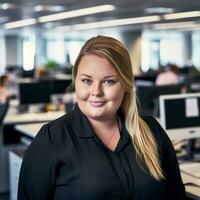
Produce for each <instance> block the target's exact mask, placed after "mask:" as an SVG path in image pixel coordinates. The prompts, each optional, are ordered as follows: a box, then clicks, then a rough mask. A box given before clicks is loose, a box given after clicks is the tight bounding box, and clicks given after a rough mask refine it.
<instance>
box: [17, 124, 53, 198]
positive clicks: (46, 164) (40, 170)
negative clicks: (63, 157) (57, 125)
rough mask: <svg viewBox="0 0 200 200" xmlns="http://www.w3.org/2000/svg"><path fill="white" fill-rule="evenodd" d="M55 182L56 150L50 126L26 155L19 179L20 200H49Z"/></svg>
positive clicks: (45, 127) (39, 133)
mask: <svg viewBox="0 0 200 200" xmlns="http://www.w3.org/2000/svg"><path fill="white" fill-rule="evenodd" d="M54 182H55V150H54V148H53V145H52V137H51V135H50V133H49V131H48V126H44V127H42V128H41V130H40V131H39V132H38V134H37V136H36V137H35V138H34V140H33V142H32V143H31V145H30V146H29V148H28V150H27V151H26V153H25V156H24V159H23V162H22V166H21V170H20V177H19V184H18V197H17V199H18V200H36V199H37V200H47V199H48V200H49V199H51V198H50V196H52V195H51V194H52V191H53V187H54Z"/></svg>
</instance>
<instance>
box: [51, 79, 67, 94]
mask: <svg viewBox="0 0 200 200" xmlns="http://www.w3.org/2000/svg"><path fill="white" fill-rule="evenodd" d="M70 83H71V79H54V80H50V90H51V94H64V93H66V88H67V86H69V84H70Z"/></svg>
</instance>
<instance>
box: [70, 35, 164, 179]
mask: <svg viewBox="0 0 200 200" xmlns="http://www.w3.org/2000/svg"><path fill="white" fill-rule="evenodd" d="M88 54H94V55H97V56H100V57H102V58H105V59H107V60H108V61H109V62H110V63H111V64H112V66H113V67H114V69H115V70H116V72H117V74H118V76H119V79H120V82H121V84H122V86H123V88H124V89H125V95H124V97H123V100H122V104H121V106H120V109H121V111H122V112H123V113H124V116H125V123H126V128H127V130H128V132H129V134H130V135H131V137H132V141H133V144H134V147H135V149H136V155H137V158H139V160H140V161H142V162H143V163H144V164H145V165H146V167H147V170H148V171H149V173H150V175H151V176H152V177H154V178H155V179H156V180H160V179H162V178H164V175H163V172H162V169H161V166H160V161H159V155H158V147H157V143H156V141H155V138H154V136H153V134H152V133H151V130H150V128H149V127H148V125H147V124H146V123H145V121H144V120H142V118H140V117H139V115H138V110H137V105H136V95H135V87H134V80H133V72H132V65H131V60H130V55H129V53H128V50H127V49H126V48H125V47H124V45H123V44H122V43H121V42H120V41H118V40H116V39H114V38H112V37H107V36H97V37H93V38H91V39H89V40H88V41H87V42H86V43H85V44H84V46H83V47H82V49H81V50H80V53H79V55H78V57H77V59H76V62H75V64H74V68H73V78H74V79H75V78H76V75H77V70H78V66H79V63H80V61H81V59H82V57H83V56H84V55H88ZM130 108H131V109H130ZM140 163H141V162H140Z"/></svg>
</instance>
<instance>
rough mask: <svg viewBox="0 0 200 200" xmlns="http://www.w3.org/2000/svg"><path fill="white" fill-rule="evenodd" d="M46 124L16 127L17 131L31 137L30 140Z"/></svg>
mask: <svg viewBox="0 0 200 200" xmlns="http://www.w3.org/2000/svg"><path fill="white" fill-rule="evenodd" d="M44 124H45V122H43V123H34V124H23V125H16V126H15V129H16V130H18V131H20V132H22V133H23V134H24V135H27V136H29V137H30V138H34V137H35V136H36V134H37V133H38V131H39V130H40V128H41V127H42V126H43V125H44Z"/></svg>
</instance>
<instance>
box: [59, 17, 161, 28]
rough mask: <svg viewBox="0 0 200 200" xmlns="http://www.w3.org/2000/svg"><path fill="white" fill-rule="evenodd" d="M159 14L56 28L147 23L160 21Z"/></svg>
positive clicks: (103, 26)
mask: <svg viewBox="0 0 200 200" xmlns="http://www.w3.org/2000/svg"><path fill="white" fill-rule="evenodd" d="M160 19H161V18H160V16H158V15H154V16H145V17H134V18H125V19H115V20H106V21H100V22H92V23H85V24H76V25H71V26H60V27H58V28H56V29H58V30H63V31H68V30H87V29H95V28H97V29H98V28H106V27H114V26H122V25H130V24H141V23H149V22H155V21H160Z"/></svg>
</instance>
